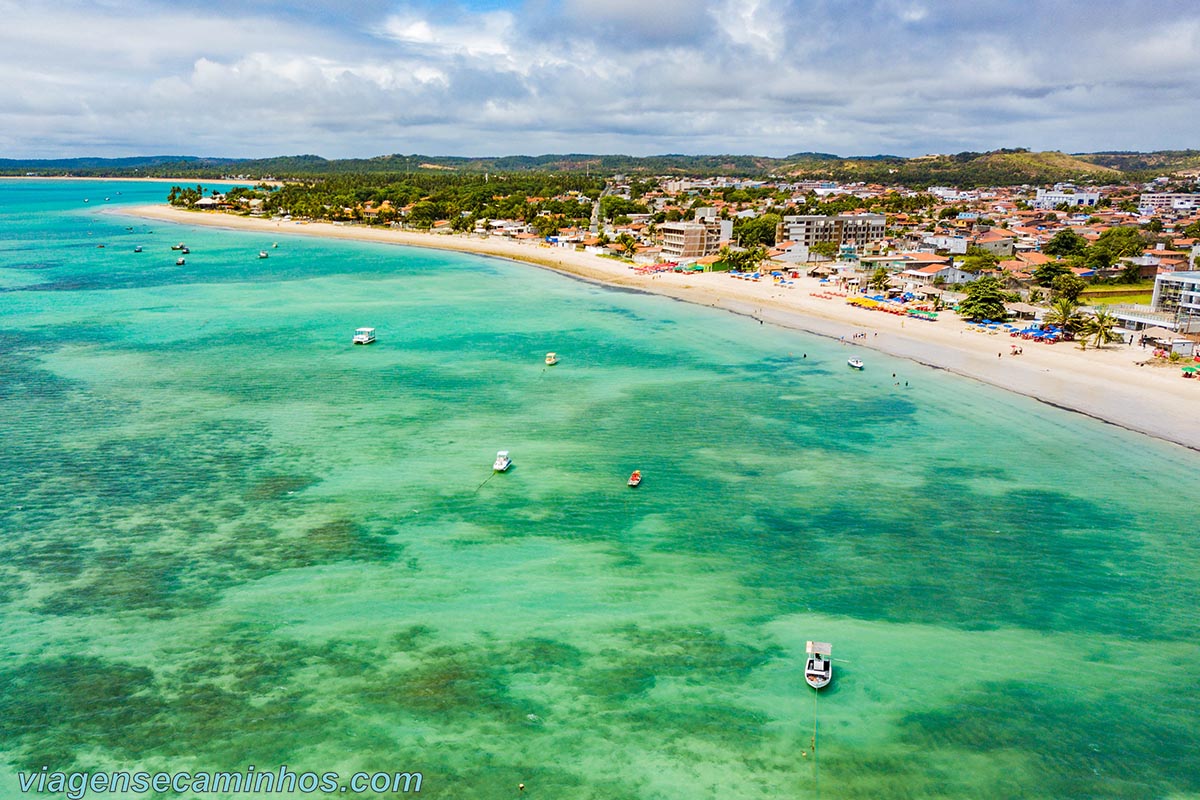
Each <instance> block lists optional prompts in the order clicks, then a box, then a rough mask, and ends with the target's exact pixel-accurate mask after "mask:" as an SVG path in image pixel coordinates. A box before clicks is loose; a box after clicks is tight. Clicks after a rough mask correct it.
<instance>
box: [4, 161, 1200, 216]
mask: <svg viewBox="0 0 1200 800" xmlns="http://www.w3.org/2000/svg"><path fill="white" fill-rule="evenodd" d="M1196 166H1200V151H1194V150H1187V151H1162V152H1156V153H1093V154H1080V155H1067V154H1065V153H1060V152H1053V151H1051V152H1040V153H1034V152H1030V151H1028V150H1025V149H1023V148H1011V149H1003V150H996V151H992V152H988V153H975V152H963V153H957V154H955V155H939V156H923V157H919V158H907V159H906V158H901V157H899V156H891V155H880V156H870V157H852V158H841V157H839V156H835V155H830V154H828V153H796V154H793V155H790V156H786V157H784V158H769V157H766V156H754V155H703V156H686V155H677V154H672V155H660V156H646V157H634V156H626V155H584V154H578V153H572V154H557V155H540V156H487V157H471V158H469V157H458V156H427V155H419V154H412V155H402V154H393V155H385V156H377V157H375V158H352V159H340V160H329V159H325V158H322V157H320V156H316V155H298V156H278V157H274V158H261V159H236V158H195V157H191V156H142V157H136V158H120V159H103V158H75V159H51V160H45V159H33V160H30V159H0V174H4V175H23V174H25V173H27V172H36V173H38V174H41V175H46V176H53V175H63V174H71V175H88V176H139V177H186V178H205V179H211V178H220V177H225V176H230V175H238V176H244V177H245V178H249V179H251V180H258V179H262V178H266V177H272V178H278V179H281V180H292V179H304V178H314V177H335V176H347V175H432V174H439V173H441V174H458V175H468V174H487V173H490V174H492V175H493V176H494V175H496V174H509V173H555V174H581V175H585V176H589V175H612V174H617V173H623V174H628V175H631V176H653V175H696V176H701V177H705V176H715V175H738V176H753V177H766V176H768V175H785V176H791V177H806V178H825V179H834V180H843V181H867V182H872V183H882V184H891V185H895V184H902V185H905V186H914V187H917V186H930V185H934V184H942V183H944V184H953V185H957V186H962V187H973V186H1013V185H1019V184H1024V183H1034V184H1036V183H1053V182H1055V181H1063V180H1074V181H1081V182H1085V183H1086V182H1089V181H1092V182H1095V181H1100V182H1105V183H1108V182H1113V181H1118V180H1142V179H1144V178H1145V177H1147V174H1148V173H1151V172H1153V173H1154V174H1161V173H1169V172H1172V171H1175V170H1179V169H1185V168H1194V167H1196ZM638 180H639V178H634V179H633V181H631V189H632V190H633V192H632V194H633V196H634V197H640V196H641V194H643V193H644V192H645V191H646V190H647V188H648V187H647V186H646V185H644V184H643V183H638ZM763 191H767V192H770V190H768V189H761V188H747V189H728V190H725V191H723V192H722V196H723V198H724V199H726V200H727V201H729V202H741V201H744V200H746V199H753V198H755V197H756V196H761V195H757V194H756V193H761V192H763ZM911 199H912V198H902V197H899V196H898V195H897V196H895V197H894V198H892V199H890V200H885V202H886V203H887V204H892V205H895V206H897V207H896V208H890V209H888V210H892V211H901V210H907V209H905V208H902V207H899V206H903V205H904V204H905V203H906V202H907V201H909V200H911Z"/></svg>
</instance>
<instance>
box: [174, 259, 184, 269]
mask: <svg viewBox="0 0 1200 800" xmlns="http://www.w3.org/2000/svg"><path fill="white" fill-rule="evenodd" d="M186 263H187V262H186V261H185V260H184V259H182V258H177V259H175V266H177V267H182V266H183V265H184V264H186Z"/></svg>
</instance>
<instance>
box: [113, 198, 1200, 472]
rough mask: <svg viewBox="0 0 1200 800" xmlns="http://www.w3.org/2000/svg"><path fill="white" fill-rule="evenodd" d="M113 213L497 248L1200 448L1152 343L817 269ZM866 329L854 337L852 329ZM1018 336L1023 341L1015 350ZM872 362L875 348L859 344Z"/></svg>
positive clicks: (1195, 396) (1199, 398) (229, 218)
mask: <svg viewBox="0 0 1200 800" xmlns="http://www.w3.org/2000/svg"><path fill="white" fill-rule="evenodd" d="M113 213H120V214H130V215H134V216H138V217H143V218H149V219H158V220H165V221H169V222H175V223H180V224H184V225H205V226H214V227H224V228H230V229H238V230H259V231H264V232H270V233H271V234H272V235H273V236H283V235H302V236H324V237H330V238H340V239H358V240H366V241H376V242H388V243H392V244H400V245H409V246H417V247H431V248H438V249H446V250H457V251H462V252H468V253H478V254H481V255H491V256H500V257H502V258H510V259H514V260H518V261H524V262H527V263H530V264H535V265H537V266H541V267H546V268H549V269H554V270H558V271H561V272H564V273H568V274H571V275H575V276H578V277H581V278H586V279H590V280H595V281H598V282H601V283H605V284H609V285H617V286H623V287H634V288H638V289H644V290H645V291H648V292H654V293H657V294H662V295H666V296H669V297H674V298H677V299H679V300H684V301H687V302H692V303H699V304H702V305H707V306H713V307H716V308H723V309H726V310H729V311H732V312H735V313H739V314H745V315H748V316H754V317H757V318H759V319H761V320H763V321H764V322H765V323H769V324H772V325H779V326H782V327H787V328H793V329H796V330H802V331H807V332H810V333H816V334H819V335H823V336H829V337H833V338H842V337H845V341H846V348H847V355H848V356H849V353H850V352H851V348H855V347H858V348H868V349H874V350H879V351H882V352H886V353H890V354H892V355H896V356H901V357H903V358H908V359H911V360H913V361H916V362H919V363H922V364H926V365H929V366H933V367H938V368H940V369H945V370H948V371H951V372H954V373H957V374H959V375H964V376H967V377H970V378H974V379H976V380H980V381H983V382H985V383H988V384H991V385H993V386H997V387H1000V388H1003V389H1007V390H1009V391H1013V392H1017V393H1020V394H1023V395H1027V396H1029V397H1033V398H1036V399H1038V400H1041V401H1043V402H1046V403H1051V404H1053V405H1055V406H1060V407H1062V408H1066V409H1070V410H1072V411H1077V412H1080V413H1083V414H1087V415H1090V416H1093V417H1096V418H1098V419H1102V420H1105V421H1107V422H1110V423H1113V424H1115V425H1120V426H1122V427H1125V428H1129V429H1131V430H1135V431H1140V432H1142V433H1145V434H1148V435H1150V436H1154V437H1157V438H1160V439H1165V440H1167V441H1171V442H1176V443H1178V444H1180V445H1183V446H1185V447H1189V448H1192V449H1196V450H1200V414H1198V413H1197V409H1198V408H1200V380H1184V379H1182V378H1181V377H1180V370H1179V368H1178V367H1153V366H1145V367H1141V366H1138V365H1137V362H1139V361H1142V360H1144V359H1146V358H1148V357H1149V355H1150V351H1148V350H1143V349H1142V348H1140V347H1130V346H1127V345H1119V344H1113V345H1106V346H1105V347H1104V349H1102V350H1095V349H1093V348H1091V347H1089V348H1088V349H1087V350H1086V351H1080V350H1079V349H1078V347H1077V346H1076V345H1074V344H1071V343H1059V344H1055V345H1046V344H1037V343H1034V342H1026V341H1020V340H1016V339H1011V338H1009V337H1008V336H1007V335H998V334H990V335H989V334H985V333H979V332H976V331H971V330H967V325H966V324H965V323H964V322H962V321H961V320H959V319H958V318H957V316H956V315H955V314H953V313H952V312H943V313H942V314H941V315H940V318H939V319H938V320H937V321H936V322H922V321H918V320H912V319H904V318H901V317H898V316H894V315H891V314H884V313H880V312H872V311H867V310H864V309H860V308H856V307H853V306H850V305H847V304H846V303H845V302H844V301H843V300H842V299H840V298H838V299H832V300H830V299H822V298H818V297H814V296H812V294H811V293H812V292H814V291H817V290H818V284H817V281H816V280H815V279H807V278H802V279H798V280H796V282H795V285H794V286H793V287H792V288H789V289H784V288H781V287H779V286H777V285H774V284H772V283H768V282H761V283H751V282H749V281H741V280H735V279H733V278H730V277H729V276H728V275H727V274H725V273H704V274H676V273H658V274H656V275H641V274H636V273H635V272H634V271H633V270H632V269H631V268H630V266H629V265H628V264H625V263H622V262H619V261H616V260H614V259H608V258H601V257H599V256H594V255H590V254H588V253H583V252H578V251H575V250H572V249H564V248H558V247H549V246H547V245H544V244H520V243H517V242H513V241H508V240H502V239H499V238H498V237H491V238H488V239H481V238H475V237H466V236H454V235H441V234H425V233H416V232H409V231H398V230H391V229H381V228H368V227H363V226H352V225H333V224H331V223H324V222H307V223H297V222H283V221H279V220H269V219H258V218H252V217H240V216H235V215H230V214H223V213H217V212H199V211H186V210H183V209H178V208H172V207H170V206H167V205H153V206H140V207H136V208H122V209H113ZM855 333H866V334H867V335H866V337H865V338H860V339H855V338H853V334H855ZM1014 343H1017V344H1019V345H1020V346H1021V347H1022V348H1023V349H1024V353H1023V355H1020V356H1012V355H1010V351H1011V345H1012V344H1014ZM859 355H860V356H862V357H863V358H864V360H865V361H867V369H870V357H869V355H864V354H862V353H861V352H860V353H859Z"/></svg>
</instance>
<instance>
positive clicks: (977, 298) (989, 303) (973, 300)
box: [958, 275, 1016, 320]
mask: <svg viewBox="0 0 1200 800" xmlns="http://www.w3.org/2000/svg"><path fill="white" fill-rule="evenodd" d="M965 289H966V292H967V297H966V299H965V300H963V301H962V302H961V303H959V304H958V313H959V316H961V317H964V318H965V319H970V320H982V319H1004V318H1005V317H1007V316H1008V310H1007V309H1005V307H1004V304H1005V303H1011V302H1013V301H1014V300H1015V299H1016V297H1015V296H1014V295H1012V294H1010V293H1009V292H1006V291H1004V287H1003V286H1002V285H1001V284H1000V279H999V278H997V277H995V276H993V275H984V276H983V277H982V278H978V279H976V280H973V281H971V282H970V283H968V284H966V286H965Z"/></svg>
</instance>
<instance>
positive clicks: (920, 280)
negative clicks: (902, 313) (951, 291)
mask: <svg viewBox="0 0 1200 800" xmlns="http://www.w3.org/2000/svg"><path fill="white" fill-rule="evenodd" d="M899 277H900V278H901V280H903V281H905V282H906V284H909V285H908V286H906V288H910V289H911V288H912V287H913V286H929V285H932V284H939V285H942V284H944V285H954V284H960V283H970V282H971V281H973V280H975V279H976V278H978V277H979V274H978V273H975V272H967V271H965V270H961V269H959V268H958V267H955V266H952V265H950V264H928V265H926V266H923V267H913V268H911V269H905V270H901V271H900V274H899Z"/></svg>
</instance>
